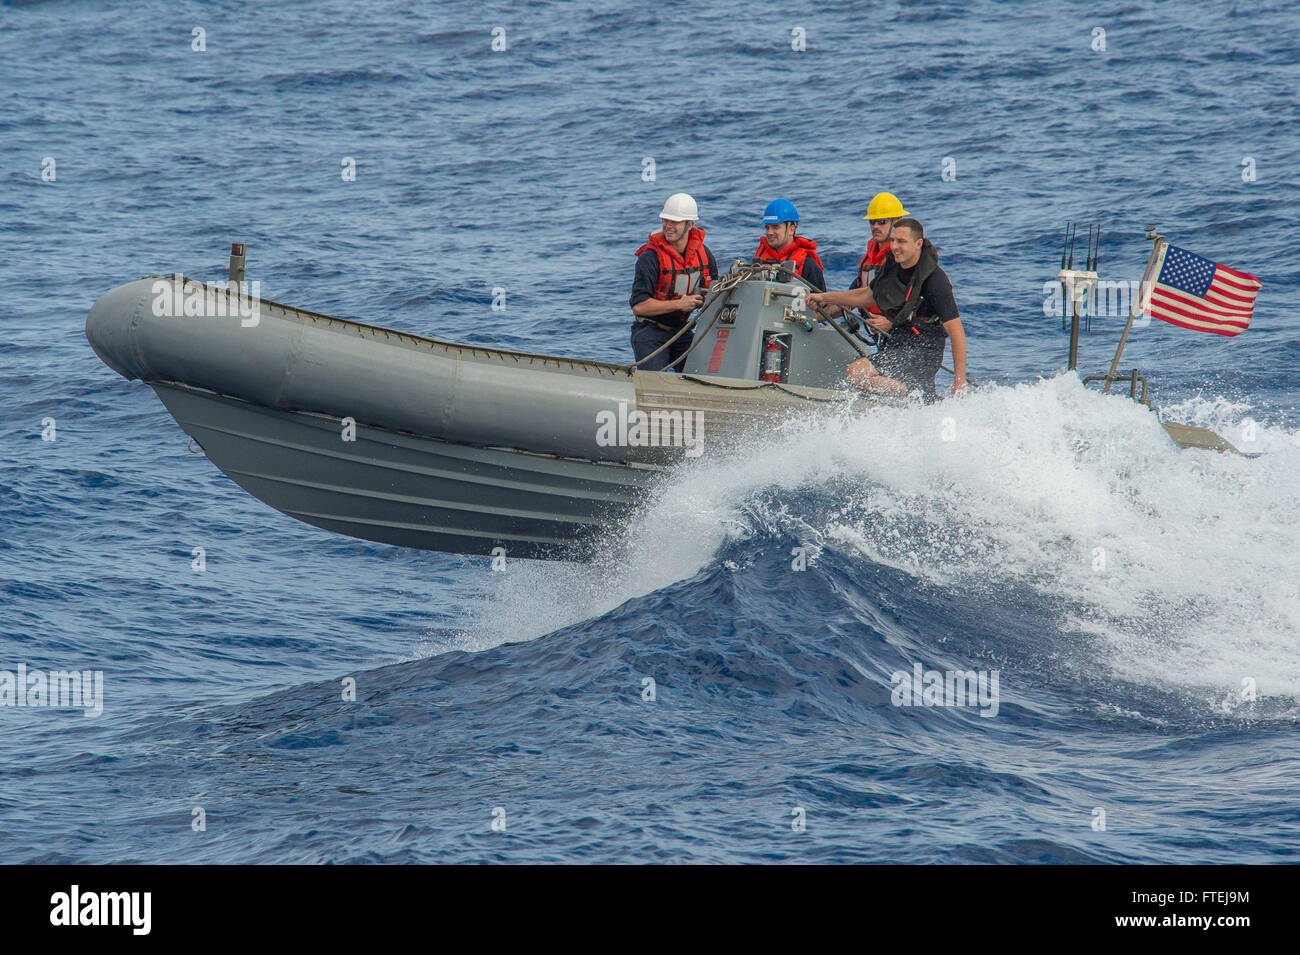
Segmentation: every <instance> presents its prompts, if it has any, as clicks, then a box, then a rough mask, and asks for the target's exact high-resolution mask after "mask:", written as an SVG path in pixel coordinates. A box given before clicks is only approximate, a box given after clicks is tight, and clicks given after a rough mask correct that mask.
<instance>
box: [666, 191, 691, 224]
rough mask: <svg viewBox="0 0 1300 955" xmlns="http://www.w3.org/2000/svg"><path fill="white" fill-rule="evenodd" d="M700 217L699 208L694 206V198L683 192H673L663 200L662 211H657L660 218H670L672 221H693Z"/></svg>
mask: <svg viewBox="0 0 1300 955" xmlns="http://www.w3.org/2000/svg"><path fill="white" fill-rule="evenodd" d="M699 217H700V210H699V209H698V208H696V205H695V200H694V199H692V198H691V197H690V196H688V195H687V194H686V193H684V192H675V193H673V194H672V195H671V196H669V197H668V199H667V201H665V202H664V211H663V212H661V213H659V218H660V219H670V220H672V221H673V222H687V221H690V222H694V221H695V220H696V219H698V218H699Z"/></svg>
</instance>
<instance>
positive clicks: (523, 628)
mask: <svg viewBox="0 0 1300 955" xmlns="http://www.w3.org/2000/svg"><path fill="white" fill-rule="evenodd" d="M1171 415H1176V416H1177V418H1179V419H1181V420H1183V421H1189V422H1193V421H1196V420H1214V421H1215V423H1216V424H1217V425H1218V427H1219V430H1220V432H1221V433H1223V434H1224V435H1225V436H1228V437H1230V438H1231V439H1232V440H1234V441H1235V443H1237V444H1239V445H1243V444H1245V442H1244V440H1243V438H1244V436H1246V435H1249V434H1251V433H1252V430H1251V429H1252V426H1251V420H1250V409H1249V408H1247V407H1245V406H1241V405H1232V404H1231V403H1227V402H1224V401H1221V400H1200V399H1197V400H1193V401H1190V402H1185V403H1183V404H1182V405H1180V406H1178V407H1177V408H1174V409H1166V418H1167V419H1169V418H1170V417H1171ZM945 435H947V436H950V437H951V440H945ZM1253 436H1254V441H1253V442H1250V444H1249V445H1248V446H1249V447H1250V449H1251V450H1255V451H1259V452H1261V456H1260V457H1257V458H1253V459H1249V458H1245V457H1241V456H1238V455H1233V454H1219V453H1215V452H1208V451H1198V450H1188V451H1183V450H1180V449H1178V448H1177V447H1176V446H1175V445H1173V443H1172V442H1170V441H1169V440H1167V438H1166V437H1165V434H1164V432H1163V430H1162V429H1161V428H1160V426H1159V424H1158V422H1157V420H1156V418H1155V416H1154V415H1152V414H1151V413H1149V412H1148V411H1146V410H1145V409H1143V408H1141V407H1140V406H1138V405H1136V404H1134V403H1133V402H1131V401H1129V400H1128V399H1127V398H1122V397H1115V396H1110V397H1103V396H1102V395H1100V394H1099V393H1097V392H1096V391H1093V390H1086V389H1084V388H1083V387H1082V386H1081V385H1080V384H1079V382H1078V380H1077V378H1075V377H1074V376H1072V375H1063V376H1060V377H1057V378H1053V379H1050V380H1040V381H1038V382H1035V383H1030V384H1021V385H1016V386H1014V387H996V386H995V387H985V388H981V389H979V390H978V391H975V392H972V393H971V394H969V395H968V396H967V397H965V398H963V399H962V400H960V401H955V402H954V401H946V402H942V403H940V404H937V405H932V406H930V407H926V408H915V407H913V408H882V409H879V410H877V411H875V412H873V413H871V414H869V415H866V416H862V417H830V416H827V417H823V418H820V419H817V420H815V421H812V422H797V423H796V422H792V423H791V424H790V425H789V426H788V427H787V428H785V429H784V430H782V431H780V432H778V433H774V434H768V435H765V436H764V437H763V439H762V440H760V441H756V442H755V443H754V444H753V445H752V446H750V447H749V448H747V449H746V450H745V451H744V452H743V453H742V454H740V455H738V456H736V457H731V458H727V459H711V458H710V457H709V455H707V454H706V456H705V458H704V459H703V460H701V461H699V462H695V463H693V464H692V465H690V466H688V467H686V468H683V469H682V470H681V471H680V472H678V473H677V474H675V475H674V476H673V478H672V479H671V481H670V482H669V484H668V485H667V486H666V488H665V489H664V491H663V493H662V494H660V495H659V496H658V497H657V499H656V500H655V501H653V502H651V504H650V505H649V506H648V508H647V509H646V511H645V512H644V513H643V514H642V515H641V516H640V517H638V518H637V519H636V521H635V522H634V524H633V525H632V526H631V527H629V528H628V529H627V530H626V535H625V542H626V544H625V546H623V547H619V548H615V549H612V550H611V551H610V553H608V554H607V555H605V557H604V558H603V559H601V560H598V561H597V562H596V563H595V564H593V565H590V566H574V565H560V564H547V563H540V562H535V563H534V562H525V561H514V562H511V564H510V566H509V567H508V568H507V571H506V572H505V573H502V574H493V575H491V578H490V579H491V583H492V589H491V592H490V593H488V594H486V595H485V596H484V598H483V599H482V601H481V602H479V603H478V604H476V605H475V606H473V607H472V608H471V609H470V611H469V613H468V617H467V625H466V627H465V632H464V634H463V643H462V644H461V645H462V646H463V647H464V648H466V649H482V648H485V647H488V646H492V645H495V644H498V643H501V642H504V641H506V640H522V639H530V638H533V637H536V636H540V635H542V634H545V633H549V632H551V631H553V630H556V629H559V628H561V627H564V626H568V625H570V624H573V623H577V622H579V621H582V620H585V619H589V618H591V617H595V616H598V615H600V614H602V613H605V612H607V611H608V610H610V609H612V608H614V607H616V606H618V605H619V604H620V603H622V602H624V601H625V600H628V599H631V598H634V597H637V596H640V595H642V594H646V593H650V592H652V591H654V590H656V589H658V588H661V587H664V586H666V585H669V584H671V583H673V582H675V581H677V580H681V579H683V578H685V577H688V576H690V575H692V574H693V573H695V572H697V571H698V570H699V569H700V568H702V567H704V566H706V565H707V564H708V563H709V562H710V560H712V559H713V557H714V555H715V554H716V552H717V549H718V548H719V546H721V545H722V544H723V543H724V542H725V541H726V540H727V539H728V538H733V537H737V536H744V535H745V534H746V533H747V531H748V529H749V526H748V525H749V522H751V521H753V520H760V521H763V522H771V523H772V524H775V525H777V526H778V527H780V528H781V529H782V530H783V532H785V533H787V534H789V535H791V536H792V537H794V538H796V539H798V540H800V541H806V542H808V543H812V544H815V545H818V546H825V547H834V548H839V549H840V550H842V551H845V552H848V553H856V554H860V555H862V557H863V558H864V559H870V560H872V561H875V562H878V563H883V564H888V565H890V566H894V567H897V568H900V569H902V570H905V571H907V572H908V573H911V574H914V575H917V576H919V577H923V578H925V579H927V580H929V581H932V582H934V583H937V584H941V585H945V586H951V587H954V588H957V589H959V590H960V589H968V588H973V589H978V588H980V587H989V586H993V585H997V586H1006V585H1011V586H1016V587H1028V588H1032V589H1034V590H1035V591H1037V592H1039V593H1041V594H1043V595H1047V596H1050V597H1053V598H1059V603H1060V605H1061V606H1062V607H1063V608H1064V609H1062V611H1061V619H1059V620H1057V621H1054V622H1053V623H1054V625H1055V626H1056V627H1057V628H1058V629H1057V632H1056V633H1053V634H1048V635H1047V636H1048V637H1051V638H1053V639H1061V640H1065V639H1069V638H1070V637H1071V636H1075V637H1077V636H1079V635H1082V634H1085V633H1086V634H1089V635H1090V638H1091V640H1092V642H1093V643H1097V642H1098V641H1099V642H1100V644H1101V645H1102V646H1103V647H1104V648H1105V654H1106V656H1107V659H1105V660H1102V661H1099V663H1100V665H1105V666H1109V667H1111V668H1113V670H1114V672H1115V673H1116V674H1117V675H1119V676H1121V677H1123V678H1124V679H1126V680H1131V681H1134V682H1150V683H1161V684H1166V685H1172V686H1188V687H1204V686H1212V687H1225V688H1232V687H1239V686H1240V685H1241V681H1242V680H1243V679H1246V678H1249V679H1251V680H1253V681H1255V685H1256V686H1257V689H1258V692H1259V693H1260V694H1261V695H1285V696H1291V697H1295V696H1300V652H1298V651H1300V573H1297V570H1296V567H1295V562H1296V561H1297V560H1300V434H1296V433H1292V432H1289V431H1287V430H1286V429H1285V428H1281V427H1275V426H1270V425H1269V424H1267V423H1266V422H1255V423H1254V425H1253ZM801 489H802V491H801ZM810 490H817V491H820V492H822V493H826V492H828V491H829V492H830V493H834V494H836V495H838V496H839V497H840V499H841V500H842V502H843V507H842V508H840V509H838V511H836V510H835V509H834V508H832V509H831V510H832V511H834V513H833V514H832V515H831V516H830V517H829V518H825V519H823V520H824V526H821V527H812V526H808V525H807V523H806V520H807V511H808V508H806V507H800V506H798V504H799V495H800V494H801V493H805V492H807V491H810ZM760 492H764V498H763V499H764V501H766V502H767V503H765V504H764V505H762V506H760V507H755V506H754V499H755V495H756V494H758V493H760ZM783 498H784V499H787V500H788V501H789V502H790V511H791V512H793V513H784V510H785V509H784V508H783V507H782V506H781V505H779V504H773V503H771V502H772V501H773V500H777V501H780V500H782V499H783ZM746 502H748V504H749V505H750V506H749V507H748V508H742V507H741V505H742V504H744V503H746ZM823 510H824V509H823ZM794 514H798V515H800V516H799V517H795V516H794Z"/></svg>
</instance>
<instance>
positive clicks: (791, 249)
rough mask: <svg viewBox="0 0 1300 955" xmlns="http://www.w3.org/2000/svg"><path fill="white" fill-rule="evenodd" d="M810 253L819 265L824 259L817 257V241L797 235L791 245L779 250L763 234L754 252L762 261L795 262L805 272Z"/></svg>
mask: <svg viewBox="0 0 1300 955" xmlns="http://www.w3.org/2000/svg"><path fill="white" fill-rule="evenodd" d="M810 255H811V256H812V259H813V261H814V262H816V263H817V264H818V265H821V264H822V260H821V259H819V258H818V257H817V243H816V242H814V241H813V240H812V239H805V238H804V237H803V236H801V235H797V236H795V237H794V239H793V240H792V241H791V242H790V244H789V245H787V246H786V247H785V248H784V249H782V250H781V251H780V252H778V251H776V249H774V248H772V247H771V246H770V245H768V244H767V236H763V238H761V239H759V240H758V251H757V252H755V253H754V258H756V259H758V260H759V261H760V262H793V263H794V267H795V268H796V269H798V270H799V273H800V274H803V263H804V260H805V259H807V258H808V256H810ZM822 267H823V268H825V266H822Z"/></svg>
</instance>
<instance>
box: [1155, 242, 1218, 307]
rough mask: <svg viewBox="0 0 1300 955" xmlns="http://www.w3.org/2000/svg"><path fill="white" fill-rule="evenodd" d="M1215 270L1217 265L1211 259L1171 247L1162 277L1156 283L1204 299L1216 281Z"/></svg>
mask: <svg viewBox="0 0 1300 955" xmlns="http://www.w3.org/2000/svg"><path fill="white" fill-rule="evenodd" d="M1214 269H1215V265H1214V263H1213V262H1211V261H1210V260H1209V259H1203V258H1201V257H1200V256H1199V255H1193V254H1192V253H1191V252H1187V251H1185V250H1183V249H1176V248H1174V247H1173V246H1172V245H1171V246H1170V247H1169V249H1168V251H1166V252H1165V261H1164V264H1163V265H1162V266H1160V277H1159V278H1158V279H1156V281H1157V282H1159V283H1160V284H1161V285H1168V286H1169V287H1170V288H1176V289H1178V290H1179V291H1180V292H1187V293H1188V294H1189V295H1195V296H1196V297H1197V298H1204V297H1205V293H1206V292H1207V291H1208V290H1209V288H1210V283H1211V282H1212V281H1214Z"/></svg>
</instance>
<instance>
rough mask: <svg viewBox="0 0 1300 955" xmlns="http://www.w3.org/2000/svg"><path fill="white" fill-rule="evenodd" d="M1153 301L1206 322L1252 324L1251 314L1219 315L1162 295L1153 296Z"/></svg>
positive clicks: (1199, 306)
mask: <svg viewBox="0 0 1300 955" xmlns="http://www.w3.org/2000/svg"><path fill="white" fill-rule="evenodd" d="M1151 301H1152V303H1153V304H1155V303H1159V304H1161V305H1163V306H1165V307H1166V308H1172V309H1177V310H1181V311H1180V314H1184V315H1197V316H1200V317H1203V318H1204V319H1205V320H1206V321H1212V322H1231V323H1234V324H1236V323H1240V322H1246V323H1247V324H1249V322H1250V315H1249V314H1246V315H1236V314H1219V313H1216V312H1215V311H1214V310H1212V309H1208V308H1205V307H1203V306H1202V305H1200V304H1198V303H1188V302H1184V301H1182V300H1181V299H1177V298H1173V297H1171V296H1168V295H1162V296H1159V297H1157V296H1155V295H1153V296H1152V297H1151Z"/></svg>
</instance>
